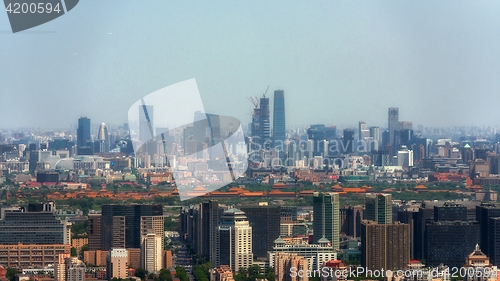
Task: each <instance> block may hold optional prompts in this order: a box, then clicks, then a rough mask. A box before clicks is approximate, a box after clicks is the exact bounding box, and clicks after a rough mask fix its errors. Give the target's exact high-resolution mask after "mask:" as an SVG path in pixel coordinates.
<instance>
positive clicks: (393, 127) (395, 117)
mask: <svg viewBox="0 0 500 281" xmlns="http://www.w3.org/2000/svg"><path fill="white" fill-rule="evenodd" d="M388 127H389V143H390V144H391V147H392V149H393V150H394V149H395V148H394V134H395V131H399V129H400V128H399V127H400V126H399V108H397V107H390V108H389V122H388Z"/></svg>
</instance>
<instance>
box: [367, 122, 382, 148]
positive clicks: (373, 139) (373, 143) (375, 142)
mask: <svg viewBox="0 0 500 281" xmlns="http://www.w3.org/2000/svg"><path fill="white" fill-rule="evenodd" d="M381 142H382V139H381V135H380V128H379V127H370V150H372V151H373V150H379V149H380V148H381V147H382V146H381Z"/></svg>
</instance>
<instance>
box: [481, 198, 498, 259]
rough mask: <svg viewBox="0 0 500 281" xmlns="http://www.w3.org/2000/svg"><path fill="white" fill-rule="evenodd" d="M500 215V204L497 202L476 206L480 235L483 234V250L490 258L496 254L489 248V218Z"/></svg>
mask: <svg viewBox="0 0 500 281" xmlns="http://www.w3.org/2000/svg"><path fill="white" fill-rule="evenodd" d="M494 217H500V205H498V204H495V203H483V204H481V205H480V206H477V207H476V220H477V221H478V222H479V225H480V235H481V244H480V248H481V250H482V251H483V252H484V253H485V254H486V255H487V256H488V257H490V258H492V257H491V256H492V255H494V253H493V252H491V251H490V249H489V246H490V245H489V244H488V241H490V239H489V233H490V231H489V230H488V227H489V222H488V220H489V218H494Z"/></svg>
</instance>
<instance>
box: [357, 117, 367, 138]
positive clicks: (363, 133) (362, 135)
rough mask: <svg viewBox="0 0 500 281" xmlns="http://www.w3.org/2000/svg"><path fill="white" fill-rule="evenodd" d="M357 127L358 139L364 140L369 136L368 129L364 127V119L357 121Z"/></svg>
mask: <svg viewBox="0 0 500 281" xmlns="http://www.w3.org/2000/svg"><path fill="white" fill-rule="evenodd" d="M358 129H359V135H358V140H359V141H366V140H368V138H369V137H370V131H369V130H368V129H367V127H366V122H364V121H359V123H358Z"/></svg>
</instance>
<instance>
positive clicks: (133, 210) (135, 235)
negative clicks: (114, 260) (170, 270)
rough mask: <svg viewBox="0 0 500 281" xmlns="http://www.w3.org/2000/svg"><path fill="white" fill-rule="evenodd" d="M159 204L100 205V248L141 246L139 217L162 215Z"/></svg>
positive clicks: (161, 208)
mask: <svg viewBox="0 0 500 281" xmlns="http://www.w3.org/2000/svg"><path fill="white" fill-rule="evenodd" d="M162 215H163V207H162V206H161V205H140V204H132V205H102V215H101V250H109V249H111V248H112V247H116V248H117V247H123V248H140V247H141V217H143V216H162Z"/></svg>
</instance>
